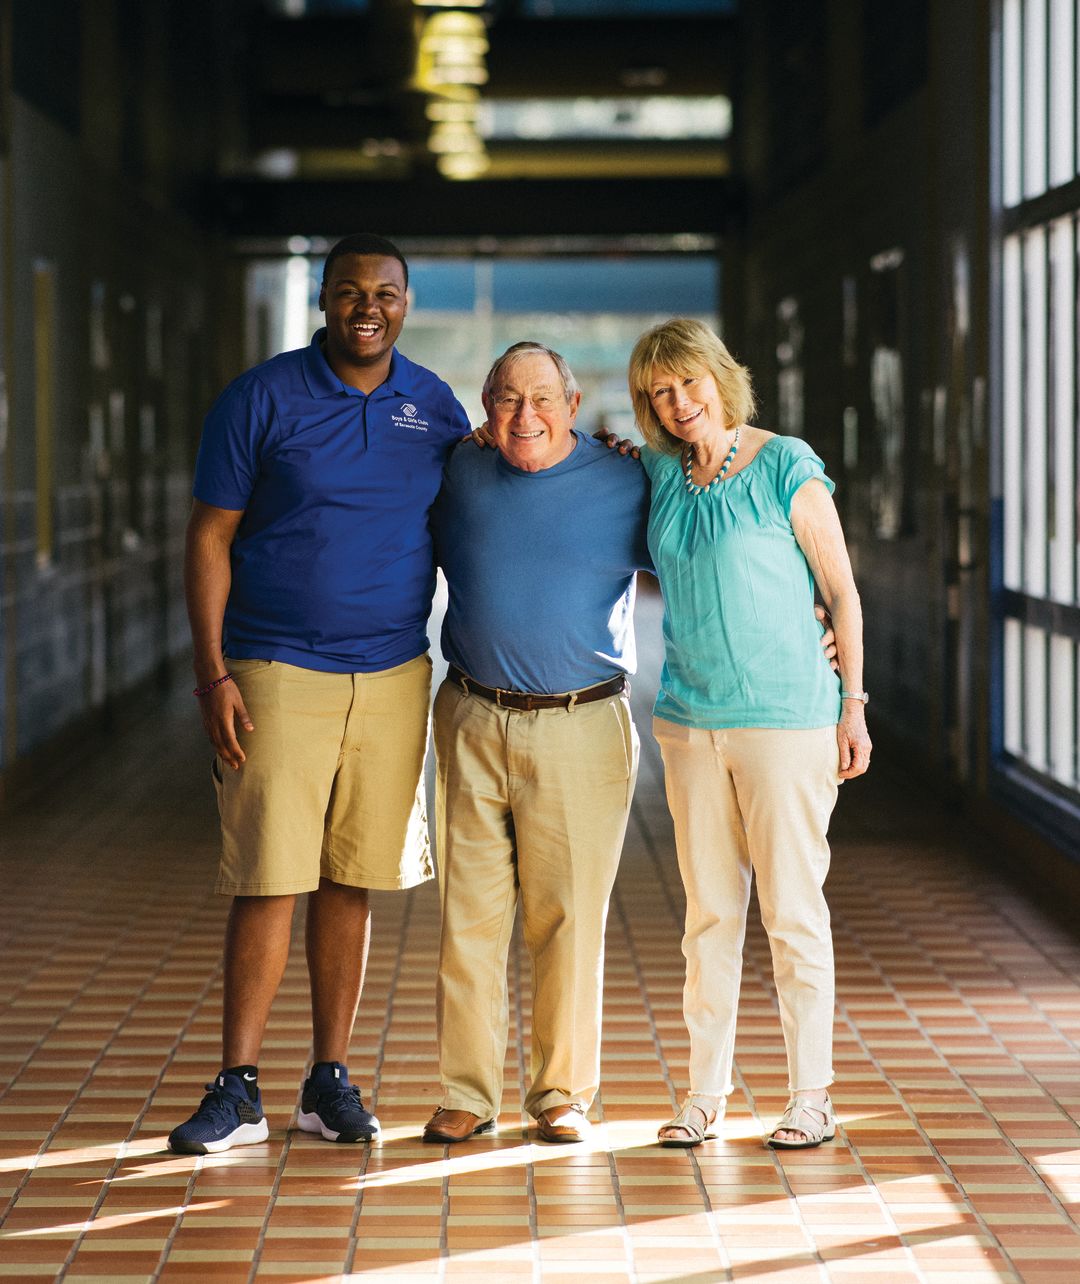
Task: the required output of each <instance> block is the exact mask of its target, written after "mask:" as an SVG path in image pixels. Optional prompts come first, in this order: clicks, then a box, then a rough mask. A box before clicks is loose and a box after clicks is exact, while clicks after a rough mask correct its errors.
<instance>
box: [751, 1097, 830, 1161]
mask: <svg viewBox="0 0 1080 1284" xmlns="http://www.w3.org/2000/svg"><path fill="white" fill-rule="evenodd" d="M778 1132H801V1133H802V1135H803V1140H802V1141H780V1140H778V1138H777V1136H776V1134H777V1133H778ZM835 1136H836V1116H835V1115H834V1114H833V1107H832V1101H831V1100H830V1099H829V1094H828V1093H826V1094H825V1100H824V1101H811V1100H810V1099H809V1097H805V1096H803V1095H802V1094H801V1093H796V1095H795V1096H794V1097H792V1098H791V1100H790V1101H789V1102H788V1104H787V1109H786V1110H785V1111H784V1113H783V1115H782V1116H781V1117H780V1122H779V1123H778V1124H777V1125H776V1127H775V1128H774V1129H773V1130H772V1132H770V1133H769V1135H768V1136H767V1137H766V1138H765V1144H766V1146H771V1147H772V1148H773V1150H809V1149H810V1148H811V1147H813V1146H820V1145H821V1143H822V1142H823V1141H832V1139H833V1138H834V1137H835Z"/></svg>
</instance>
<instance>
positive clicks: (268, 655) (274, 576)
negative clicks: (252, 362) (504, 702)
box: [194, 330, 469, 673]
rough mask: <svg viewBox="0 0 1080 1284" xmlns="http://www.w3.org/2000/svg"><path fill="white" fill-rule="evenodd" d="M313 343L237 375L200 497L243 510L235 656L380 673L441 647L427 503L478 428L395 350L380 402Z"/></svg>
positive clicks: (198, 481)
mask: <svg viewBox="0 0 1080 1284" xmlns="http://www.w3.org/2000/svg"><path fill="white" fill-rule="evenodd" d="M325 333H326V331H325V330H319V331H317V332H316V334H315V336H314V338H313V339H312V340H311V344H310V345H309V346H308V347H307V348H301V349H299V350H297V351H295V352H284V353H282V354H281V355H280V356H277V357H274V358H272V359H271V360H270V361H266V362H264V363H263V364H262V365H259V366H255V367H254V368H253V369H251V370H248V371H247V372H246V373H245V374H242V375H241V376H240V377H239V378H238V379H235V380H234V381H233V382H232V383H231V384H229V386H228V387H227V388H226V389H225V391H224V392H223V393H222V394H221V396H220V397H219V398H218V399H217V401H216V402H215V404H214V405H213V407H212V408H211V410H210V413H209V414H208V415H207V417H206V423H205V426H204V428H203V436H202V442H201V444H200V447H199V455H198V459H197V461H196V464H195V485H194V494H195V498H196V499H199V500H202V502H203V503H204V504H212V505H214V506H215V507H216V508H228V509H243V510H244V516H243V518H242V519H241V521H240V526H239V529H238V530H237V533H236V539H235V540H234V542H233V546H232V588H231V591H230V593H229V600H228V604H227V606H226V608H225V653H226V654H227V655H229V656H235V657H237V658H241V659H263V660H283V661H285V662H286V663H288V664H295V665H299V666H301V667H302V668H306V669H320V670H323V671H325V672H330V673H354V672H364V673H367V672H374V671H377V670H380V669H387V668H392V667H393V666H394V665H397V664H404V663H405V661H407V660H411V659H414V658H415V657H416V656H418V655H421V654H422V653H423V652H424V651H426V650H427V647H428V639H427V631H426V625H427V618H428V613H429V611H430V609H431V598H432V594H433V592H434V588H435V570H434V557H433V553H432V544H431V535H430V533H429V530H428V509H429V508H430V507H431V504H432V502H433V500H434V499H435V495H436V494H437V492H438V489H439V483H440V481H441V478H442V469H443V464H444V463H445V462H446V458H447V455H448V453H449V451H450V448H451V446H452V445H453V444H454V443H455V442H456V441H458V440H459V439H460V438H461V437H462V436H463V435H464V434H466V433H467V432H468V431H469V419H468V416H467V415H466V413H465V411H464V410H463V409H462V407H461V405H460V404H459V403H458V401H457V399H456V397H455V396H454V394H453V392H452V391H451V390H450V388H449V386H448V385H447V384H445V383H444V382H443V381H442V380H441V379H439V378H437V377H436V376H435V375H434V374H432V372H431V371H430V370H425V369H424V368H423V366H418V365H415V364H414V363H413V362H412V361H409V360H408V358H407V357H403V356H402V355H401V353H400V352H398V351H397V350H396V349H395V351H394V353H393V355H392V358H391V362H390V372H389V374H388V375H387V377H386V380H385V382H384V383H382V384H380V386H379V387H378V388H376V389H375V390H374V392H371V393H368V394H365V393H363V392H360V391H359V390H358V389H356V388H352V387H349V385H348V384H345V383H342V381H341V380H340V379H339V378H338V377H337V375H336V374H334V372H333V370H331V369H330V366H329V365H328V364H327V362H326V358H325V357H324V356H323V353H322V339H323V336H324V335H325Z"/></svg>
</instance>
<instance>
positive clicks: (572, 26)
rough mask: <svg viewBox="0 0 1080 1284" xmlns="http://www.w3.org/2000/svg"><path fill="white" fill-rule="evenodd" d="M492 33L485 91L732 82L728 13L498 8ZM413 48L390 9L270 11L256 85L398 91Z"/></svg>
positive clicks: (276, 92)
mask: <svg viewBox="0 0 1080 1284" xmlns="http://www.w3.org/2000/svg"><path fill="white" fill-rule="evenodd" d="M488 34H489V39H490V42H491V48H490V50H489V52H488V55H487V65H488V74H489V77H490V78H489V81H488V84H487V85H486V86H485V87H484V90H483V92H484V94H485V95H487V96H489V97H496V98H517V97H544V98H559V97H571V98H576V97H583V96H610V95H613V94H614V95H617V94H627V93H631V94H632V93H641V92H645V93H662V94H679V95H686V94H723V93H730V90H731V65H732V61H733V50H734V39H735V37H734V28H733V26H732V22H731V20H730V19H728V18H681V19H679V20H677V21H675V20H670V21H656V20H645V19H634V18H604V19H587V18H586V19H574V20H556V19H546V20H544V21H537V20H533V21H529V20H526V19H520V18H499V19H497V20H496V21H495V22H494V23H492V26H491V29H490V31H489V33H488ZM412 58H413V47H412V43H411V40H410V38H409V34H408V30H407V29H406V28H405V27H403V26H402V27H401V28H400V29H397V28H390V27H388V26H387V24H386V21H385V19H380V20H379V21H376V20H375V19H374V18H372V17H365V16H363V15H361V16H359V17H355V18H325V17H320V18H305V19H293V20H288V21H281V20H269V21H265V22H263V23H260V24H259V26H258V27H257V28H256V30H255V32H254V41H253V50H252V87H253V89H254V91H255V93H256V94H257V95H259V96H262V97H265V98H268V99H287V98H290V97H297V98H305V97H310V98H315V99H322V100H324V101H328V102H332V101H333V100H334V99H335V98H340V97H342V96H345V97H348V95H350V94H353V93H355V92H357V91H368V92H371V91H373V90H374V91H384V92H387V93H393V92H396V91H399V90H401V89H402V88H403V87H404V86H405V85H406V83H407V82H408V80H409V77H410V75H411V73H412V62H411V60H412Z"/></svg>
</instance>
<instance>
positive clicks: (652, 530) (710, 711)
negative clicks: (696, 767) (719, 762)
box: [642, 437, 840, 729]
mask: <svg viewBox="0 0 1080 1284" xmlns="http://www.w3.org/2000/svg"><path fill="white" fill-rule="evenodd" d="M642 458H643V460H644V463H645V468H646V471H647V472H648V474H649V477H650V479H651V481H652V510H651V512H650V514H649V550H650V552H651V553H652V556H653V560H654V561H655V563H656V572H657V574H658V576H659V577H660V588H661V590H662V592H663V594H664V656H665V659H664V668H663V672H662V673H661V675H660V692H659V694H658V695H657V697H656V704H655V706H654V709H653V712H654V713H655V714H656V715H657V717H660V718H666V719H667V720H668V721H669V722H677V723H681V724H682V725H683V726H688V727H702V728H708V729H719V728H722V727H781V728H798V729H809V728H813V727H827V726H830V725H832V724H834V723H835V722H837V721H838V720H839V717H840V679H839V677H838V676H837V675H836V674H835V673H833V671H832V669H831V668H830V667H829V662H828V660H826V659H825V653H824V652H823V651H822V649H821V634H822V631H823V630H822V627H821V625H820V624H819V623H818V622H817V619H816V618H815V616H814V579H813V576H812V575H811V573H810V566H809V564H808V562H807V560H806V558H805V557H804V556H803V552H802V550H801V549H800V548H799V545H798V543H797V542H796V540H795V533H794V531H793V530H792V528H791V501H792V500H793V499H794V497H795V493H796V491H797V490H798V489H799V487H800V486H802V485H804V484H805V483H806V482H808V481H810V480H811V479H812V478H817V479H818V480H819V481H821V482H823V483H824V484H825V485H826V486H827V487H828V488H829V490H830V491H831V490H832V489H833V483H832V482H831V481H830V480H829V479H828V477H826V476H825V466H824V464H822V462H821V460H820V459H819V458H818V457H817V455H815V454H814V452H813V451H812V450H811V449H810V447H809V446H808V445H807V444H806V442H804V441H801V440H799V439H798V438H797V437H770V438H769V440H768V441H767V442H766V443H765V444H764V445H763V446H762V447H761V449H760V450H759V451H758V453H757V454H756V455H755V456H754V458H753V459H752V460H751V461H750V463H749V464H747V465H746V467H745V468H743V469H741V470H740V471H739V472H737V473H735V474H734V475H733V476H732V477H728V478H727V479H726V480H725V481H723V482H721V483H720V484H719V485H718V486H714V487H713V488H712V489H711V490H710V491H709V492H708V494H700V495H691V494H688V493H687V490H686V485H685V479H684V477H683V472H682V467H681V462H680V460H679V458H678V457H677V456H673V455H663V454H659V453H657V452H656V451H654V450H649V449H646V450H644V451H643V452H642Z"/></svg>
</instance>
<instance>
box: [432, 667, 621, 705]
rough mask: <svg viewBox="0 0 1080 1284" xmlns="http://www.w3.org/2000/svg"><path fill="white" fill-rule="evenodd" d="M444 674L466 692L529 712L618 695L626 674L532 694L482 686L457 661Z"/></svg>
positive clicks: (590, 701)
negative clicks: (576, 688) (573, 688)
mask: <svg viewBox="0 0 1080 1284" xmlns="http://www.w3.org/2000/svg"><path fill="white" fill-rule="evenodd" d="M447 677H448V678H449V679H450V681H451V682H456V683H457V684H458V686H460V687H461V689H462V691H464V692H465V694H466V695H477V696H481V697H482V698H483V699H485V700H490V701H491V702H492V703H493V704H497V705H498V706H499V708H500V709H518V710H521V711H522V712H524V713H531V712H532V711H533V710H534V709H572V708H573V707H574V706H575V705H578V704H591V703H592V702H593V701H594V700H603V699H605V698H606V697H607V696H613V695H618V694H619V692H620V691H623V690H625V688H626V674H625V673H620V674H619V675H618V677H615V678H610V679H609V680H608V681H607V682H601V683H598V684H597V685H596V686H595V687H582V689H581V690H580V691H563V692H560V693H559V695H533V694H532V693H531V692H529V691H504V690H502V688H501V687H485V686H483V685H482V684H481V683H479V682H477V681H476V679H475V678H470V677H469V675H468V674H467V673H463V672H462V671H461V669H459V668H458V667H457V665H456V664H452V665H450V668H449V670H448V671H447Z"/></svg>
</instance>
